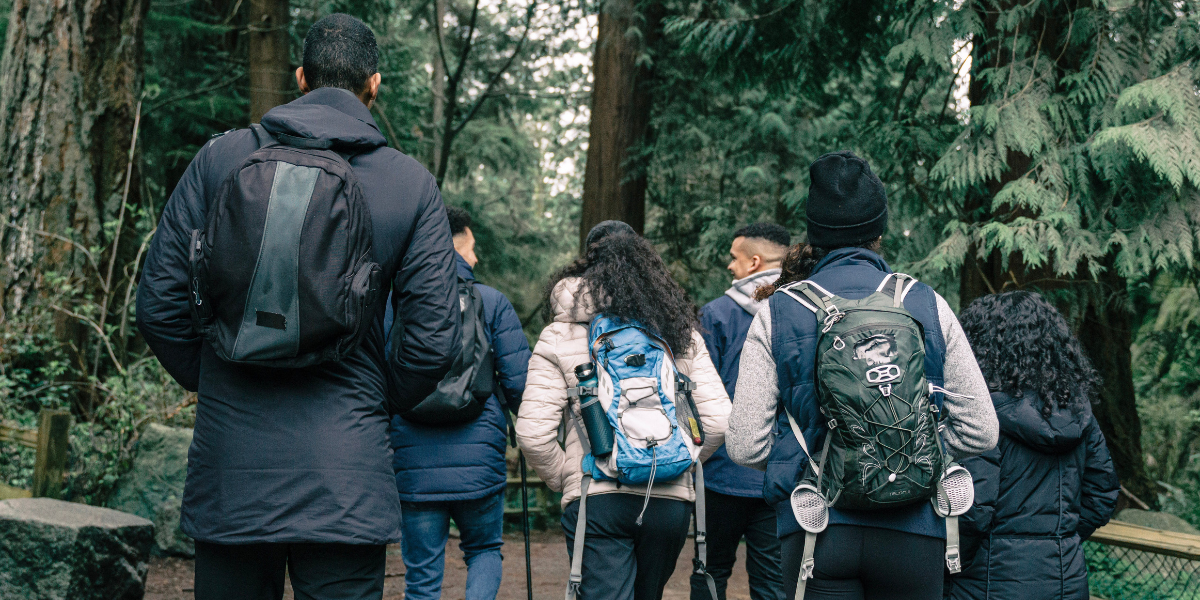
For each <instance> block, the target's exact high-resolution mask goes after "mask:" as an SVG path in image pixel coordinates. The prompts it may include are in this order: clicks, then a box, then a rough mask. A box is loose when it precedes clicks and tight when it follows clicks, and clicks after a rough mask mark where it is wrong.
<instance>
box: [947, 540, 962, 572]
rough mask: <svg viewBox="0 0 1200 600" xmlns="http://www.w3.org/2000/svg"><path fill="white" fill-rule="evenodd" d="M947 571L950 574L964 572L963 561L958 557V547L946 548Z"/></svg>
mask: <svg viewBox="0 0 1200 600" xmlns="http://www.w3.org/2000/svg"><path fill="white" fill-rule="evenodd" d="M946 569H948V570H949V571H950V573H959V572H961V571H962V559H961V558H960V557H959V555H958V546H946Z"/></svg>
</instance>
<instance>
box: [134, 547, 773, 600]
mask: <svg viewBox="0 0 1200 600" xmlns="http://www.w3.org/2000/svg"><path fill="white" fill-rule="evenodd" d="M504 541H505V545H504V582H503V583H502V584H501V586H500V595H499V596H498V598H499V600H526V597H527V596H526V593H525V547H524V542H523V541H522V539H521V537H520V536H519V535H517V536H505V538H504ZM531 556H532V561H531V563H532V564H533V596H534V598H535V599H536V600H559V599H561V598H562V595H563V590H565V589H566V585H567V574H568V571H569V570H570V565H569V564H568V563H567V547H566V544H565V542H563V538H562V535H561V534H557V535H555V534H551V533H538V534H536V536H535V538H534V543H533V544H532V549H531ZM743 565H745V547H744V546H743V547H742V548H741V549H740V550H739V551H738V564H737V567H735V568H734V572H733V578H732V580H731V581H730V582H729V591H728V594H727V598H728V600H749V598H750V594H749V591H748V583H747V580H746V569H745V568H744V566H743ZM691 567H692V547H691V543H690V542H689V543H688V545H687V547H685V548H684V550H683V552H682V553H681V554H680V556H679V564H678V566H676V567H675V574H674V575H673V576H672V577H671V582H670V583H668V584H667V590H666V593H665V594H664V595H663V598H664V600H687V599H688V598H689V596H690V593H691V592H690V587H689V584H688V577H689V575H690V574H691ZM194 573H195V571H194V568H193V563H192V561H191V560H187V559H181V558H154V559H153V561H152V562H151V564H150V575H149V577H148V578H147V581H146V600H192V598H193V597H194V595H193V594H192V579H193V576H194ZM466 578H467V567H466V565H464V564H463V561H462V552H461V551H459V550H458V541H457V540H451V541H450V544H449V546H448V547H447V549H446V579H445V582H444V584H443V587H442V597H443V598H447V599H448V600H461V599H462V598H463V597H464V593H465V592H464V590H465V585H466ZM284 597H285V598H288V599H289V600H291V598H292V594H291V589H290V587H289V588H288V590H287V592H286V594H285V595H284ZM383 597H384V598H385V599H386V600H399V599H400V598H403V597H404V562H403V561H402V560H401V558H400V546H398V545H397V546H392V547H390V548H388V562H387V579H386V581H385V583H384V590H383Z"/></svg>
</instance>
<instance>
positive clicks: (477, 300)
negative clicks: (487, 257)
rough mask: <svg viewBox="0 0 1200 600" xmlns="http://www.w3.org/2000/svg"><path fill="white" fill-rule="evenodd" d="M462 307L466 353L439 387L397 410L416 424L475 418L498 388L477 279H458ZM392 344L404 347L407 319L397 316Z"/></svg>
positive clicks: (394, 350) (392, 351) (393, 351)
mask: <svg viewBox="0 0 1200 600" xmlns="http://www.w3.org/2000/svg"><path fill="white" fill-rule="evenodd" d="M458 308H459V315H460V317H459V318H460V319H462V321H461V322H462V352H461V353H460V354H459V355H458V358H457V359H455V360H454V364H453V365H452V366H451V367H450V372H449V373H447V374H446V376H445V377H444V378H442V380H441V381H440V382H438V386H437V389H436V390H434V391H433V393H432V394H429V395H428V396H426V397H425V398H424V399H422V400H421V401H420V402H417V403H415V404H407V405H400V406H398V407H397V409H398V410H397V412H398V414H399V415H400V416H401V417H404V419H406V420H408V421H412V422H414V423H423V424H426V425H453V424H455V423H466V422H468V421H473V420H475V419H476V418H478V417H479V415H480V414H482V413H483V404H484V402H486V401H487V399H488V397H489V396H491V395H492V392H493V390H494V388H495V378H496V375H495V370H496V368H495V357H494V354H493V352H492V343H491V340H489V339H488V335H487V329H486V328H485V316H484V313H483V297H482V296H480V294H479V290H478V289H476V287H475V281H474V280H471V279H466V278H464V277H459V278H458ZM388 344H389V345H390V346H391V347H390V349H389V353H390V354H391V355H392V356H395V355H396V354H397V353H398V352H400V351H401V349H402V348H403V347H404V319H403V318H402V317H401V316H400V315H397V316H396V320H395V321H393V322H392V331H391V335H390V336H389V340H388Z"/></svg>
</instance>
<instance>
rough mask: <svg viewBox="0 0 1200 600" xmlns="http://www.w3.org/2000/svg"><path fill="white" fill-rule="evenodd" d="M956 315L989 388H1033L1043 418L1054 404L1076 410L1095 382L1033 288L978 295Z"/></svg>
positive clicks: (1061, 322)
mask: <svg viewBox="0 0 1200 600" xmlns="http://www.w3.org/2000/svg"><path fill="white" fill-rule="evenodd" d="M959 319H960V322H961V323H962V328H963V331H964V332H966V334H967V340H968V341H970V342H971V348H972V349H973V350H974V351H975V359H976V360H977V361H978V362H979V368H980V369H981V370H982V371H983V376H984V378H985V379H987V382H988V387H989V388H991V389H992V390H994V391H1000V392H1004V393H1006V394H1009V395H1011V396H1021V395H1022V394H1023V393H1024V392H1025V391H1032V392H1036V393H1037V394H1038V396H1040V397H1041V399H1042V402H1043V405H1042V415H1043V416H1045V417H1049V416H1050V413H1051V411H1052V410H1053V408H1054V406H1056V405H1057V406H1058V407H1059V408H1065V409H1071V410H1074V411H1076V412H1078V411H1080V410H1081V409H1082V408H1083V407H1084V406H1085V405H1086V404H1087V403H1088V402H1089V401H1090V400H1091V399H1092V394H1093V393H1094V392H1095V391H1096V389H1097V388H1098V387H1099V385H1100V375H1099V374H1098V373H1096V369H1095V368H1093V367H1092V361H1090V360H1088V357H1087V354H1085V353H1084V351H1083V347H1082V346H1081V345H1080V344H1079V339H1078V338H1076V337H1075V335H1074V334H1072V333H1071V328H1070V327H1068V326H1067V320H1066V319H1065V318H1063V316H1062V313H1060V312H1058V310H1057V309H1055V308H1054V306H1053V305H1051V304H1050V303H1049V302H1047V301H1046V300H1045V298H1042V296H1041V295H1040V294H1038V293H1036V292H1027V291H1015V292H1005V293H1003V294H990V295H987V296H983V297H982V298H977V299H976V300H975V301H974V302H972V303H971V304H970V305H969V306H967V309H966V310H964V311H963V313H962V315H961V316H960V317H959Z"/></svg>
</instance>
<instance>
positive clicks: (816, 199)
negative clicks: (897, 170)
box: [805, 150, 888, 248]
mask: <svg viewBox="0 0 1200 600" xmlns="http://www.w3.org/2000/svg"><path fill="white" fill-rule="evenodd" d="M808 174H809V178H810V180H811V183H810V184H809V187H808V205H807V207H806V208H805V213H806V216H807V217H808V243H810V244H812V245H814V246H820V247H822V248H842V247H846V246H856V245H858V244H861V243H863V242H868V241H870V240H873V239H875V238H877V237H879V236H881V235H883V233H884V232H885V231H887V222H888V210H887V194H886V193H884V191H883V182H881V181H879V178H878V177H876V176H875V174H874V173H872V172H871V166H870V165H868V164H867V161H865V160H863V159H861V158H859V157H857V156H855V155H854V153H853V152H850V151H848V150H842V151H840V152H830V153H829V154H826V155H824V156H822V157H821V158H818V159H817V160H815V161H813V163H812V164H811V165H809V167H808Z"/></svg>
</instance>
